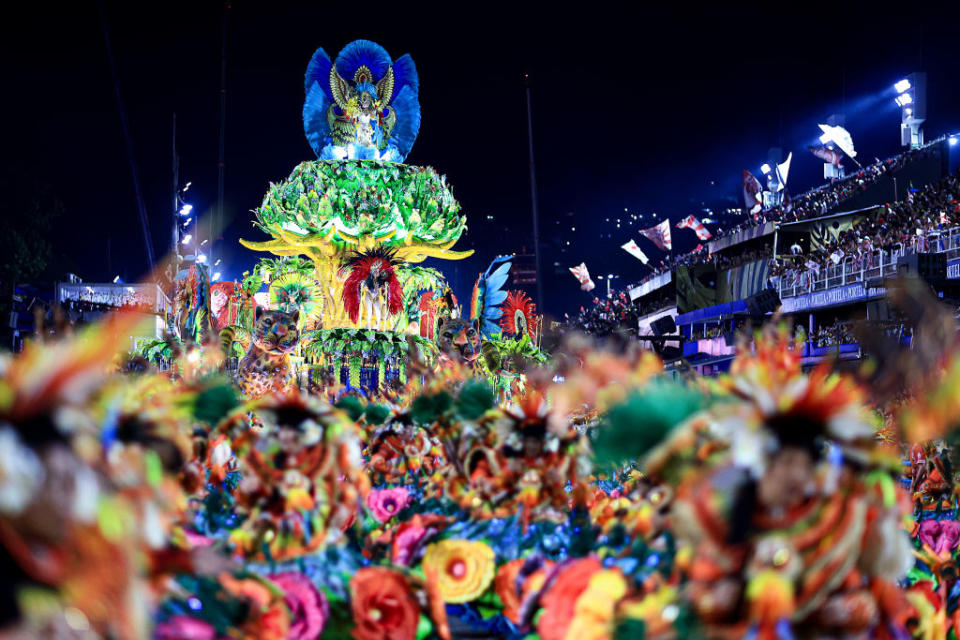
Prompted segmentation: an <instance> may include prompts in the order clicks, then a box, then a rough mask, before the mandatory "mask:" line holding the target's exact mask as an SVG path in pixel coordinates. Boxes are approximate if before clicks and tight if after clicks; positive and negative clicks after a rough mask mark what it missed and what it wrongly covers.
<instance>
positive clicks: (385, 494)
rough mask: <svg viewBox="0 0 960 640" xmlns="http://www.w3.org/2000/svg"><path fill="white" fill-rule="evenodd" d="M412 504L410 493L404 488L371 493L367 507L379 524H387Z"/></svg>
mask: <svg viewBox="0 0 960 640" xmlns="http://www.w3.org/2000/svg"><path fill="white" fill-rule="evenodd" d="M409 502H410V493H409V492H408V491H407V490H406V489H404V488H403V487H397V488H396V489H380V490H379V491H371V492H370V494H369V495H368V496H367V507H368V508H369V509H370V511H372V512H373V517H374V518H376V519H377V521H378V522H386V521H387V520H389V519H390V518H392V517H393V516H395V515H397V514H398V513H400V511H402V510H403V508H404V507H405V506H407V504H408V503H409Z"/></svg>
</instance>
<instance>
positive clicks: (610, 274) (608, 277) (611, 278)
mask: <svg viewBox="0 0 960 640" xmlns="http://www.w3.org/2000/svg"><path fill="white" fill-rule="evenodd" d="M600 277H601V278H602V277H603V276H600ZM619 277H620V276H615V275H613V274H612V273H608V274H607V300H609V299H610V298H611V297H612V296H611V294H610V281H611V280H613V279H614V278H619Z"/></svg>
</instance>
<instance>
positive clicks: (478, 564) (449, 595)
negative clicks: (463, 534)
mask: <svg viewBox="0 0 960 640" xmlns="http://www.w3.org/2000/svg"><path fill="white" fill-rule="evenodd" d="M495 571H496V563H495V562H494V555H493V549H491V548H490V547H489V546H487V545H486V544H484V543H483V542H472V541H470V540H443V541H441V542H436V543H434V544H431V545H429V546H428V547H427V552H426V554H424V556H423V572H424V573H425V574H427V575H430V574H431V572H432V573H433V575H435V576H436V579H437V590H438V592H439V593H440V596H441V597H442V598H443V599H444V601H445V602H450V603H453V604H461V603H464V602H470V601H471V600H475V599H476V598H478V597H479V596H480V594H482V593H483V592H484V591H486V590H487V587H489V586H490V583H491V582H492V581H493V574H494V572H495Z"/></svg>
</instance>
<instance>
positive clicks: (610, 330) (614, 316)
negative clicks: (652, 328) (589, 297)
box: [567, 292, 646, 338]
mask: <svg viewBox="0 0 960 640" xmlns="http://www.w3.org/2000/svg"><path fill="white" fill-rule="evenodd" d="M643 315H646V314H645V313H644V312H643V310H642V309H641V308H639V307H637V306H635V305H633V304H632V303H631V302H630V299H629V298H628V297H627V295H626V294H625V293H622V292H621V293H620V294H619V295H616V296H613V297H612V298H609V299H607V298H594V299H593V303H592V304H590V305H589V306H582V307H580V312H579V313H578V314H577V315H576V316H575V317H573V318H570V317H569V316H568V317H567V325H568V327H569V328H571V329H576V330H578V331H583V332H585V333H589V334H591V335H593V336H596V337H598V338H603V337H606V336H609V335H611V334H614V333H620V332H623V331H624V330H626V331H631V332H636V330H637V325H638V322H639V320H640V318H641V317H642V316H643Z"/></svg>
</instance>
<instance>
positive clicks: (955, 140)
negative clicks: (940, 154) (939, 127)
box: [950, 136, 957, 147]
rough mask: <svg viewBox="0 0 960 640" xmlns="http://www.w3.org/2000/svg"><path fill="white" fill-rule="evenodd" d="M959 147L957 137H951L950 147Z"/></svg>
mask: <svg viewBox="0 0 960 640" xmlns="http://www.w3.org/2000/svg"><path fill="white" fill-rule="evenodd" d="M956 145H957V136H950V146H951V147H955V146H956Z"/></svg>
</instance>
